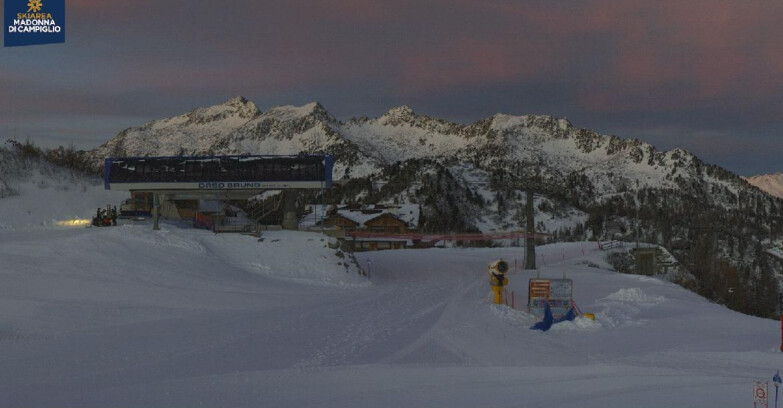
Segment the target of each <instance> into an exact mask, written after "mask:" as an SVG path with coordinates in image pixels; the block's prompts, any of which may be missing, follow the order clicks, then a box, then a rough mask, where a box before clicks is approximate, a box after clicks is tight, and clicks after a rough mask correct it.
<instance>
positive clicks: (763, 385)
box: [753, 381, 769, 408]
mask: <svg viewBox="0 0 783 408" xmlns="http://www.w3.org/2000/svg"><path fill="white" fill-rule="evenodd" d="M768 385H769V383H768V382H766V381H765V382H760V381H754V382H753V407H754V408H768V407H769V399H768V397H767V395H768V394H767V387H768Z"/></svg>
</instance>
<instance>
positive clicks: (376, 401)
mask: <svg viewBox="0 0 783 408" xmlns="http://www.w3.org/2000/svg"><path fill="white" fill-rule="evenodd" d="M25 197H27V196H20V200H25V201H23V202H21V203H19V204H20V206H22V207H26V206H28V205H32V203H30V202H28V201H26V200H27V199H32V197H27V198H25ZM0 201H2V200H0ZM262 238H263V240H261V241H259V240H258V239H257V238H254V237H250V236H244V235H215V234H212V233H210V232H206V231H201V230H193V229H189V228H183V227H178V226H176V225H172V224H165V223H164V224H163V228H162V230H161V231H152V229H151V225H150V224H148V223H133V224H125V225H122V226H119V227H114V228H89V229H88V228H56V227H51V228H37V229H26V230H13V231H0V260H2V262H1V263H0V279H2V285H0V343H1V344H2V347H0V406H35V407H71V406H73V407H76V406H78V407H105V406H113V407H135V406H144V407H192V406H231V407H259V406H265V407H266V406H270V407H271V406H308V407H309V406H323V407H334V406H340V407H349V408H350V407H357V408H358V407H367V406H373V407H399V406H432V407H443V406H446V407H475V406H543V405H557V406H562V407H614V406H617V407H620V406H634V407H661V406H743V405H750V391H749V390H750V387H751V384H752V381H753V380H769V379H770V377H771V376H772V375H773V374H774V372H775V370H777V369H779V368H782V367H783V357H782V356H783V354H781V353H780V352H778V350H777V349H778V346H779V335H780V328H779V324H778V323H777V322H775V321H771V320H763V319H758V318H754V317H748V316H745V315H741V314H738V313H735V312H731V311H729V310H727V309H726V308H724V307H721V306H718V305H715V304H712V303H709V302H707V301H705V300H704V299H702V298H700V297H698V296H697V295H695V294H693V293H691V292H688V291H686V290H685V289H682V288H680V287H678V286H675V285H673V284H670V283H667V282H663V281H659V280H657V279H654V278H648V277H640V276H631V275H620V274H617V273H615V272H613V271H611V270H609V269H608V266H607V264H606V263H605V262H604V261H603V255H604V253H602V252H601V251H598V250H597V248H596V247H595V244H594V243H570V244H558V245H550V246H544V247H539V248H538V254H539V265H540V266H541V269H540V271H539V273H540V275H541V276H542V277H552V278H560V277H563V276H564V275H565V276H566V277H568V278H571V279H573V281H574V298H575V301H576V302H577V304H578V305H579V306H580V308H581V309H582V310H583V311H585V312H593V313H595V314H596V316H597V318H596V320H595V321H589V320H583V319H582V320H578V321H576V322H573V323H562V324H560V325H557V326H555V327H554V328H553V329H552V330H550V331H549V332H546V333H542V332H539V331H532V330H529V328H528V327H529V326H530V325H531V324H533V323H534V322H535V318H534V317H533V316H531V315H529V314H527V313H526V312H525V311H524V309H523V308H522V307H519V306H518V307H517V309H518V310H512V309H511V308H508V307H505V306H497V305H493V304H491V303H490V302H489V294H490V291H489V287H488V282H487V277H486V269H485V268H486V266H485V265H486V263H487V262H489V261H491V260H494V259H497V258H501V257H502V258H505V259H507V260H509V261H511V262H512V264H513V263H515V262H516V263H521V255H522V253H521V250H520V249H519V248H516V249H508V248H506V249H429V250H404V251H384V252H375V253H360V254H357V258H358V264H359V265H360V266H361V267H362V268H363V269H364V270H365V272H366V273H368V275H369V278H365V277H362V276H361V275H359V274H358V273H357V272H358V269H357V267H356V266H355V264H353V263H352V262H350V261H347V259H348V258H347V257H346V255H345V254H342V253H339V252H338V251H336V250H333V249H329V248H328V247H326V241H325V237H323V236H321V235H319V234H316V233H305V232H266V233H265V234H264V236H263V237H262ZM534 275H535V273H531V272H525V271H517V270H514V271H512V272H511V273H510V276H509V278H510V281H511V283H510V285H509V290H513V291H514V292H515V295H516V296H515V301H516V302H517V305H519V304H523V303H524V302H525V300H526V298H525V288H526V287H527V281H528V279H529V278H530V277H533V276H534Z"/></svg>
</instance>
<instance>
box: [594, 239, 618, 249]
mask: <svg viewBox="0 0 783 408" xmlns="http://www.w3.org/2000/svg"><path fill="white" fill-rule="evenodd" d="M622 246H623V242H622V241H615V240H612V241H606V242H601V241H598V249H600V250H602V251H607V250H610V249H614V248H621V247H622Z"/></svg>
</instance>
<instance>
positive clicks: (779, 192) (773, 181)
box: [743, 173, 783, 198]
mask: <svg viewBox="0 0 783 408" xmlns="http://www.w3.org/2000/svg"><path fill="white" fill-rule="evenodd" d="M743 178H744V179H745V180H746V181H747V182H748V183H750V184H752V185H754V186H756V187H758V188H759V189H761V190H762V191H765V192H767V193H769V194H770V195H772V196H775V197H778V198H783V173H773V174H762V175H758V176H752V177H743Z"/></svg>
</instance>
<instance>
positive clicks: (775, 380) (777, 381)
mask: <svg viewBox="0 0 783 408" xmlns="http://www.w3.org/2000/svg"><path fill="white" fill-rule="evenodd" d="M772 383H773V384H775V408H778V388H779V387H780V383H781V379H780V370H778V372H777V373H775V375H774V376H773V377H772Z"/></svg>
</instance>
